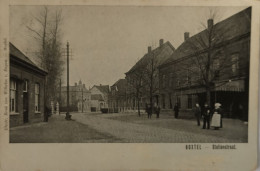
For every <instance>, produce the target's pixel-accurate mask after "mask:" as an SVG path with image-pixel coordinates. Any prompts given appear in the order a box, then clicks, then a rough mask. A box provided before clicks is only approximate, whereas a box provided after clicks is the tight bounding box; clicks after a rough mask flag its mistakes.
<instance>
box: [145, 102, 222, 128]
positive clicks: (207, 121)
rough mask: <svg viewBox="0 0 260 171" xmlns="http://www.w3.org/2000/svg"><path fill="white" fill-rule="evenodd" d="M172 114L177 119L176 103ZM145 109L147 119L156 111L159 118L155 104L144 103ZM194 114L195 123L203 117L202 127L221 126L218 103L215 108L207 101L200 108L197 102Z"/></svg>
mask: <svg viewBox="0 0 260 171" xmlns="http://www.w3.org/2000/svg"><path fill="white" fill-rule="evenodd" d="M173 110H174V116H175V118H176V119H178V116H179V105H178V104H177V103H176V104H175V106H174V108H173ZM145 111H146V113H147V115H148V119H151V118H152V113H153V112H155V113H156V118H159V115H160V107H159V106H158V105H157V104H155V105H154V106H152V105H151V104H148V103H146V108H145ZM194 114H195V117H196V120H197V125H198V126H200V120H201V118H202V119H203V126H202V129H210V127H214V129H216V130H217V129H219V128H222V127H223V124H222V116H223V113H222V109H221V104H220V103H215V108H214V109H211V108H210V107H209V105H208V104H207V103H205V104H204V106H203V107H202V108H201V107H200V105H199V104H198V103H197V104H196V107H195V109H194Z"/></svg>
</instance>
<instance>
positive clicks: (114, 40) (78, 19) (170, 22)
mask: <svg viewBox="0 0 260 171" xmlns="http://www.w3.org/2000/svg"><path fill="white" fill-rule="evenodd" d="M42 8H43V6H11V7H10V21H9V26H10V41H11V42H12V43H13V44H14V45H15V46H16V47H17V48H18V49H20V50H21V51H22V52H24V53H25V54H26V55H27V56H28V57H29V58H31V59H32V60H33V61H34V62H35V63H37V58H35V55H34V54H35V53H34V52H35V51H36V49H35V44H34V39H33V37H32V32H30V31H29V30H28V29H27V28H26V26H28V25H30V24H32V21H33V20H32V18H33V17H32V16H37V15H39V12H40V11H41V10H42ZM245 8H247V7H244V6H238V7H183V6H182V7H181V6H177V7H176V6H175V7H174V6H171V7H159V6H158V7H151V6H71V5H70V6H51V7H50V6H49V9H50V11H55V10H57V9H61V10H62V16H63V22H62V25H61V33H62V34H61V40H62V43H63V46H64V48H66V43H67V41H68V42H69V43H70V48H71V49H72V54H73V56H72V57H71V59H70V85H74V83H75V82H78V81H79V80H82V82H83V83H84V84H86V86H87V87H92V86H93V85H99V84H102V85H113V84H114V83H115V82H116V81H117V80H118V79H120V78H125V74H124V73H126V72H127V71H128V70H129V69H130V68H131V67H132V66H133V65H134V64H135V63H136V62H137V61H138V60H139V59H140V58H141V57H142V56H143V55H144V54H145V53H147V47H148V46H152V48H156V47H157V46H158V44H159V39H164V42H166V41H169V42H170V43H171V44H172V45H173V46H174V47H175V48H177V47H178V46H179V45H180V44H181V43H182V42H183V40H184V32H189V33H190V36H192V35H194V34H196V33H198V32H200V31H201V30H203V29H204V27H203V26H202V25H203V24H206V22H207V19H208V16H209V13H210V10H213V11H215V12H216V14H217V17H216V18H215V20H214V23H217V22H219V21H221V20H223V19H226V18H228V17H230V16H231V15H233V14H235V13H237V12H239V11H241V10H243V9H245ZM202 23H203V24H202ZM64 61H66V57H65V56H64ZM62 84H63V85H65V84H66V70H64V75H63V78H62Z"/></svg>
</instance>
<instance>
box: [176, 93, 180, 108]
mask: <svg viewBox="0 0 260 171" xmlns="http://www.w3.org/2000/svg"><path fill="white" fill-rule="evenodd" d="M176 100H177V104H178V106H179V108H181V98H180V96H177V99H176Z"/></svg>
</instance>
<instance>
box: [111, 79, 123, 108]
mask: <svg viewBox="0 0 260 171" xmlns="http://www.w3.org/2000/svg"><path fill="white" fill-rule="evenodd" d="M126 85H127V84H126V79H119V80H118V81H117V82H115V83H114V84H113V85H112V86H111V87H110V93H109V98H108V104H109V112H112V113H114V112H115V113H118V112H124V111H125V110H126V107H127V106H126V88H127V87H126Z"/></svg>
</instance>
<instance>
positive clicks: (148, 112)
mask: <svg viewBox="0 0 260 171" xmlns="http://www.w3.org/2000/svg"><path fill="white" fill-rule="evenodd" d="M146 112H147V115H148V118H152V106H151V105H150V104H148V105H147V109H146Z"/></svg>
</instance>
